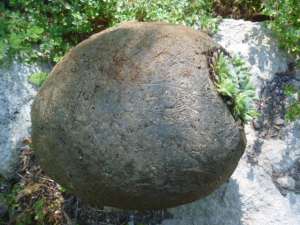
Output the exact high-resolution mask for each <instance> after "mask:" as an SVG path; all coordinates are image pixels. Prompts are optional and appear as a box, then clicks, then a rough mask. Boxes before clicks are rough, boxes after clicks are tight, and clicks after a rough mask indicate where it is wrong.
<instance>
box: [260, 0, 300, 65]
mask: <svg viewBox="0 0 300 225" xmlns="http://www.w3.org/2000/svg"><path fill="white" fill-rule="evenodd" d="M264 13H266V14H268V15H269V16H271V17H272V18H273V20H272V21H270V22H269V23H267V25H268V27H269V28H270V29H271V30H273V31H274V34H275V35H276V36H277V38H278V39H279V41H280V45H281V47H283V48H285V49H286V50H287V51H288V52H289V53H291V54H292V55H294V56H295V57H296V60H297V64H298V65H300V17H299V15H300V1H299V0H281V1H278V0H267V1H265V2H264Z"/></svg>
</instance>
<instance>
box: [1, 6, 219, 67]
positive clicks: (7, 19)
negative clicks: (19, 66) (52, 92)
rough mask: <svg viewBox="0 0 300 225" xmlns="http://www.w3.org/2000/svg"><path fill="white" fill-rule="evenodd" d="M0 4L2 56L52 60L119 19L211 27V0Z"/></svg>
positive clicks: (214, 24)
mask: <svg viewBox="0 0 300 225" xmlns="http://www.w3.org/2000/svg"><path fill="white" fill-rule="evenodd" d="M8 2H9V3H8V6H4V4H3V3H0V61H1V60H2V61H3V58H4V56H5V55H7V56H10V57H12V56H14V55H15V54H18V55H20V56H21V57H23V58H24V59H26V60H29V61H32V60H37V59H43V60H51V61H54V62H57V61H59V60H60V59H61V57H62V56H63V55H64V54H65V53H66V51H67V50H68V49H70V48H71V47H72V46H74V45H76V44H77V43H79V42H80V41H81V40H83V39H85V38H87V37H88V36H90V35H91V34H93V33H96V32H98V31H101V30H103V29H105V28H107V27H109V26H113V25H115V24H117V23H119V22H122V21H128V20H138V21H154V20H155V21H157V20H158V21H168V22H172V23H181V24H186V25H189V26H198V27H202V28H204V29H209V30H213V31H215V30H216V27H217V26H216V22H217V19H213V18H212V16H211V14H212V1H211V0H208V1H207V0H197V1H193V0H192V1H191V0H151V1H149V0H73V1H62V0H55V1H44V0H10V1H8Z"/></svg>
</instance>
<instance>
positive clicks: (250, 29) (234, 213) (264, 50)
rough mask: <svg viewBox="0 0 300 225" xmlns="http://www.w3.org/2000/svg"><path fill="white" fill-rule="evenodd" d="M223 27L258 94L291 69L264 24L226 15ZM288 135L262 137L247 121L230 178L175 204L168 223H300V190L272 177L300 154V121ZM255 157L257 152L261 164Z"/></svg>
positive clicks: (223, 37) (221, 36)
mask: <svg viewBox="0 0 300 225" xmlns="http://www.w3.org/2000/svg"><path fill="white" fill-rule="evenodd" d="M219 28H220V29H219V32H218V33H217V34H216V35H215V39H216V40H217V41H218V42H219V43H220V44H221V45H222V46H223V47H224V48H225V49H227V50H228V51H229V52H230V53H232V54H239V55H240V56H241V57H242V58H243V59H245V61H246V63H247V64H248V65H249V66H250V68H251V72H252V74H253V81H254V82H255V84H256V88H257V92H258V93H259V91H260V90H261V88H262V87H263V85H264V84H265V83H266V82H265V81H268V80H270V79H272V78H273V77H274V75H275V74H276V73H282V72H284V71H286V70H287V68H288V63H289V59H288V57H287V56H286V54H284V53H283V52H282V51H281V50H279V49H278V43H277V41H276V40H274V38H273V37H272V36H271V34H270V32H269V31H267V30H266V29H265V28H264V27H263V25H262V24H261V23H253V22H247V21H243V20H232V19H225V20H224V21H223V22H222V23H221V24H220V26H219ZM283 134H284V138H283V140H280V139H262V138H259V137H258V133H257V131H255V130H254V129H253V128H252V127H250V126H246V136H247V140H248V144H247V149H246V152H245V154H244V156H243V157H242V159H241V160H240V162H239V165H238V167H237V169H236V171H235V172H234V174H233V175H232V177H231V179H230V180H229V183H227V184H224V185H223V186H222V187H221V188H219V189H218V190H216V191H215V192H214V193H213V194H211V195H210V196H208V197H206V198H205V199H202V200H199V201H196V202H194V203H190V204H186V205H182V206H179V207H176V208H173V209H169V210H168V211H169V212H170V213H171V215H172V216H173V218H172V219H166V220H164V221H163V223H162V224H163V225H192V224H194V225H262V224H263V225H300V195H298V194H296V193H294V192H287V195H286V196H283V195H282V194H281V193H280V191H279V190H278V188H277V187H276V185H275V184H274V182H273V178H272V174H273V173H276V174H283V173H286V172H288V171H289V170H290V169H291V168H292V167H293V165H295V162H296V161H297V160H298V159H299V158H300V123H294V124H291V125H289V126H288V127H286V128H284V130H283ZM257 143H259V145H258V147H257ZM254 148H255V149H256V150H255V149H254ZM257 148H259V149H257ZM249 156H251V157H252V156H253V157H255V160H254V162H255V163H251V160H249ZM287 184H288V186H293V185H295V184H294V183H293V182H292V181H288V182H287Z"/></svg>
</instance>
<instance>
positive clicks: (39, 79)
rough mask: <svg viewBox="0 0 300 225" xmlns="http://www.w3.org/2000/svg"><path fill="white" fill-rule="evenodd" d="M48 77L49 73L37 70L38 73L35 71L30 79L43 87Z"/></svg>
mask: <svg viewBox="0 0 300 225" xmlns="http://www.w3.org/2000/svg"><path fill="white" fill-rule="evenodd" d="M47 78H48V74H47V73H45V72H37V73H33V74H31V75H30V76H29V77H28V81H29V82H30V83H31V84H33V85H35V86H37V87H41V86H42V85H43V83H44V82H45V81H46V80H47Z"/></svg>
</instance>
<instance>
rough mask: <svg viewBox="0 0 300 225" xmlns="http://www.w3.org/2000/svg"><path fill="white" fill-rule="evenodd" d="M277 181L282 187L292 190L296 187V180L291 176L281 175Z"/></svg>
mask: <svg viewBox="0 0 300 225" xmlns="http://www.w3.org/2000/svg"><path fill="white" fill-rule="evenodd" d="M276 182H277V183H278V184H279V185H280V186H281V187H282V188H287V189H290V190H293V189H295V186H296V182H295V180H294V179H293V178H292V177H289V176H284V177H279V178H278V179H277V180H276Z"/></svg>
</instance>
